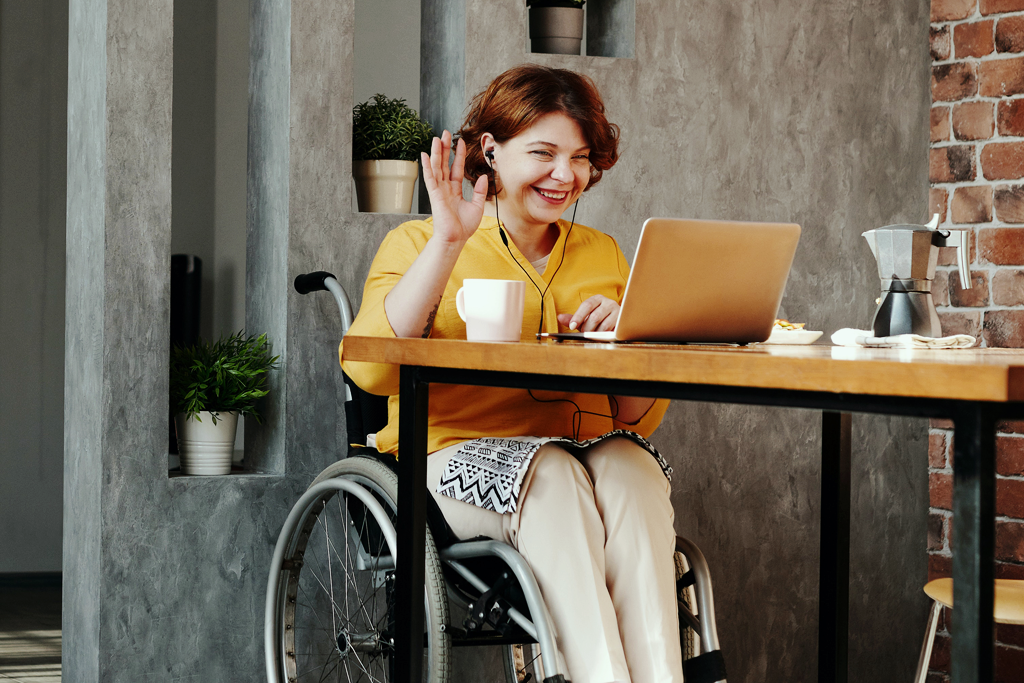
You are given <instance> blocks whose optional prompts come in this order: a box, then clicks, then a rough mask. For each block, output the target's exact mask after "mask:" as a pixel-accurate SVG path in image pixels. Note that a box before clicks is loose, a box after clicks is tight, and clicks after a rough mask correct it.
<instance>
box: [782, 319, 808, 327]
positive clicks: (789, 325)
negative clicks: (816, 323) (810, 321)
mask: <svg viewBox="0 0 1024 683" xmlns="http://www.w3.org/2000/svg"><path fill="white" fill-rule="evenodd" d="M806 324H807V323H791V322H789V321H788V320H783V319H782V318H779V319H777V320H776V321H775V329H777V330H802V329H804V325H806Z"/></svg>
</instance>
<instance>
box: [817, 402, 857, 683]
mask: <svg viewBox="0 0 1024 683" xmlns="http://www.w3.org/2000/svg"><path fill="white" fill-rule="evenodd" d="M850 425H851V419H850V414H849V413H836V412H832V411H825V412H823V413H822V415H821V559H820V563H821V564H820V574H819V576H820V582H821V584H820V588H819V603H818V680H819V681H822V682H824V681H836V683H846V679H847V662H848V654H849V653H848V648H849V621H850Z"/></svg>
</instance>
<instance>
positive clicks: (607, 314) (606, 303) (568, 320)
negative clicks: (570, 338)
mask: <svg viewBox="0 0 1024 683" xmlns="http://www.w3.org/2000/svg"><path fill="white" fill-rule="evenodd" d="M563 316H566V317H565V318H563ZM618 319H619V305H618V304H617V303H615V302H614V301H612V300H611V299H609V298H608V297H606V296H601V295H600V294H595V295H594V296H592V297H590V298H589V299H587V300H586V301H584V302H583V303H581V304H580V307H579V308H578V309H576V312H575V313H573V314H572V315H571V316H567V315H566V314H562V315H559V316H558V322H560V323H562V324H564V325H567V326H568V328H569V329H570V330H578V331H580V332H593V331H594V330H601V331H605V330H613V329H615V323H616V321H617V320H618ZM563 320H565V322H563Z"/></svg>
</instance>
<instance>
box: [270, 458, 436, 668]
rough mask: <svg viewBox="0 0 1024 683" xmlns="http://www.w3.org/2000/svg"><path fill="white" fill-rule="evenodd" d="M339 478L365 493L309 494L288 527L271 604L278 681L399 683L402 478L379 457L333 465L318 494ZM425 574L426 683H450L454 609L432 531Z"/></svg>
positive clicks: (331, 491) (330, 491)
mask: <svg viewBox="0 0 1024 683" xmlns="http://www.w3.org/2000/svg"><path fill="white" fill-rule="evenodd" d="M334 479H342V480H346V482H351V483H352V484H357V485H358V486H359V487H361V488H362V489H363V491H360V490H358V489H356V488H355V487H352V488H351V489H349V490H338V489H327V490H325V491H323V492H322V493H318V494H317V495H316V496H315V497H313V498H312V499H307V498H308V497H307V496H304V497H303V499H302V500H301V501H300V504H303V502H304V507H305V510H303V515H304V516H301V517H297V522H296V524H295V525H294V526H293V528H291V529H289V528H288V523H287V522H286V528H285V530H284V531H282V534H285V533H288V534H289V536H288V538H287V539H286V540H285V541H284V554H283V560H282V562H281V566H280V572H277V585H276V588H274V587H272V588H271V589H272V590H275V591H276V592H275V593H274V595H275V596H276V598H271V599H274V601H275V604H276V608H275V609H274V610H273V612H274V616H273V619H272V620H273V622H274V623H273V624H271V623H268V624H267V625H266V626H267V628H273V629H274V642H273V648H274V650H275V652H274V659H275V661H274V662H273V663H272V662H271V657H270V656H269V655H268V677H269V680H270V681H271V682H272V683H273V682H274V681H279V682H280V683H285V682H286V681H287V683H302V682H303V681H344V682H345V683H350V682H351V683H355V682H356V681H359V682H365V683H377V682H378V681H380V682H385V681H391V680H394V676H395V661H394V660H395V658H394V649H393V648H394V646H393V640H392V639H393V634H394V627H395V605H394V577H395V563H394V559H393V558H394V552H393V550H394V549H393V548H392V547H391V544H392V543H393V539H394V521H395V515H396V510H397V506H396V503H395V501H396V500H397V495H398V479H397V477H396V475H395V473H394V472H392V471H391V470H390V469H389V468H388V467H387V466H385V465H384V464H382V463H380V462H378V461H376V460H374V459H371V458H365V457H350V458H346V459H344V460H341V461H339V462H336V463H334V464H332V465H330V466H329V467H327V468H326V469H325V470H324V471H323V472H321V473H320V475H319V476H318V477H317V478H316V479H315V480H314V481H313V483H312V484H310V489H313V488H314V487H316V486H317V485H318V484H321V483H322V482H326V481H328V480H334ZM345 485H346V486H348V484H347V483H346V484H345ZM359 494H361V496H362V497H361V496H360V495H359ZM367 494H369V496H372V500H369V501H368V500H367V499H366V497H367ZM374 501H376V503H379V505H377V504H375V503H374ZM293 512H294V511H293ZM289 519H291V516H289ZM388 536H390V539H391V540H389V539H388ZM280 544H281V541H279V547H280ZM272 571H273V570H272ZM425 575H426V586H425V588H426V605H425V608H426V614H425V621H426V628H425V639H426V640H425V645H426V647H425V648H424V662H423V672H424V677H423V680H424V681H429V682H430V683H447V681H448V675H449V661H450V659H449V657H450V645H451V643H450V638H449V636H448V635H447V634H445V633H444V631H443V628H444V626H443V625H444V624H447V623H448V603H447V598H446V589H445V585H444V581H443V579H442V576H441V569H440V563H439V561H438V558H437V549H436V547H435V545H434V542H433V538H432V537H431V535H430V532H429V530H428V531H427V539H426V558H425ZM273 580H274V576H273V575H272V576H271V581H273ZM270 620H271V617H270V610H268V622H269V621H270ZM269 642H270V641H269V640H268V643H269ZM270 669H275V670H276V671H271V670H270Z"/></svg>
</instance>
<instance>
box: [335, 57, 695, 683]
mask: <svg viewBox="0 0 1024 683" xmlns="http://www.w3.org/2000/svg"><path fill="white" fill-rule="evenodd" d="M459 138H460V139H459V140H458V142H457V144H456V145H455V148H454V160H453V163H451V166H450V168H449V161H450V158H451V154H452V137H451V135H450V133H449V132H448V131H444V133H443V134H442V135H441V138H440V139H437V138H435V139H434V141H433V143H432V146H431V151H430V155H429V156H428V155H427V154H423V156H422V163H423V179H424V183H425V185H426V188H427V192H428V193H429V196H430V204H431V209H432V212H433V216H432V218H431V219H428V220H426V221H410V222H408V223H404V224H402V225H400V226H399V227H398V228H396V229H395V230H394V231H392V232H390V233H389V234H388V235H387V237H386V238H385V239H384V242H383V244H382V245H381V247H380V250H379V251H378V253H377V256H376V258H375V259H374V262H373V265H372V266H371V269H370V275H369V277H368V278H367V282H366V288H365V291H364V293H363V302H362V307H361V308H360V311H359V315H358V316H357V317H356V320H355V322H354V323H353V325H352V328H351V330H350V333H351V334H357V335H371V336H398V337H419V336H422V337H428V336H429V337H432V338H453V339H465V338H466V328H465V323H464V322H463V321H462V320H461V318H460V317H459V315H458V313H457V311H456V309H455V303H454V302H455V293H456V292H457V291H458V289H459V288H460V287H461V285H462V281H463V280H464V279H466V278H496V279H510V280H511V279H518V280H530V281H532V282H533V288H534V289H535V290H536V291H530V289H531V287H530V285H527V289H528V291H527V295H526V306H525V313H524V320H523V335H524V336H523V338H524V340H526V339H532V338H533V334H534V331H536V330H545V331H559V330H563V331H564V330H567V329H568V330H583V331H587V330H608V329H612V328H613V327H614V326H615V321H616V319H617V317H618V312H619V302H620V301H621V299H622V294H623V291H624V290H625V286H626V279H627V276H628V271H629V267H628V265H627V263H626V259H625V257H624V256H623V255H622V251H621V250H620V249H619V247H618V245H617V244H616V243H615V240H614V239H612V238H611V237H609V236H608V235H605V234H604V233H601V232H599V231H597V230H593V229H591V228H588V227H586V226H583V225H578V224H576V223H575V221H574V219H573V220H570V221H565V220H563V219H561V218H560V217H561V215H562V214H563V213H565V212H566V211H567V210H568V209H569V208H570V207H571V206H573V205H574V204H575V202H576V201H577V200H578V199H579V197H580V195H581V194H582V193H583V192H584V191H585V190H587V189H588V188H590V187H592V186H593V185H595V184H597V182H598V181H600V179H601V176H602V174H603V173H604V171H606V170H608V169H609V168H611V167H612V166H613V165H614V164H615V162H616V161H617V159H618V128H617V127H616V126H615V125H614V124H610V123H609V122H608V121H607V119H606V118H605V115H604V105H603V103H602V101H601V97H600V95H599V93H598V92H597V89H596V88H595V86H594V84H593V82H592V81H590V79H588V78H587V77H585V76H581V75H579V74H575V73H573V72H570V71H564V70H559V69H549V68H546V67H541V66H536V65H524V66H519V67H516V68H514V69H511V70H509V71H507V72H505V73H503V74H501V75H500V76H498V78H496V79H495V80H494V82H493V83H491V85H490V86H488V88H487V89H486V90H484V92H482V93H480V94H479V95H478V96H477V97H476V98H475V99H474V100H473V102H472V104H471V106H470V111H469V115H468V116H467V118H466V121H465V123H464V124H463V126H462V129H461V130H460V131H459ZM463 178H467V179H468V180H470V181H471V182H472V183H473V198H472V200H471V201H466V200H465V199H464V198H463V193H462V183H463ZM573 211H574V213H575V208H574V209H573ZM499 219H500V220H499ZM343 366H344V369H345V371H346V372H347V373H348V375H349V376H350V377H351V378H352V379H353V380H354V381H355V382H356V383H357V384H359V385H360V386H361V387H363V388H364V389H366V390H368V391H370V392H372V393H376V394H386V395H389V396H390V399H389V402H388V414H389V421H388V425H387V426H386V427H385V428H384V429H383V430H382V431H381V432H379V433H378V435H377V441H376V445H377V448H378V449H380V450H382V451H391V452H397V448H398V397H397V394H398V368H397V367H395V366H388V365H377V364H370V363H357V362H349V361H346V362H344V363H343ZM667 405H668V402H667V401H657V402H656V401H654V400H652V399H645V398H636V397H627V396H597V395H589V394H575V393H566V392H541V391H532V392H530V391H523V390H518V389H499V388H480V387H463V386H452V385H443V384H437V385H434V386H432V387H431V404H430V408H431V409H430V416H429V441H428V452H429V453H430V456H429V461H428V485H430V486H431V487H432V490H433V491H434V497H435V499H436V500H437V501H438V504H439V506H440V507H441V510H442V512H443V513H444V515H445V518H446V519H447V521H448V523H449V525H450V526H451V528H452V530H453V531H454V532H455V534H456V535H457V536H458V537H460V538H463V539H465V538H473V537H476V536H488V537H490V538H494V539H497V540H501V541H504V542H506V543H509V544H511V545H513V546H515V547H516V548H517V549H518V550H519V552H520V553H522V554H523V556H524V557H525V558H526V560H527V561H528V562H529V563H530V565H531V567H532V568H533V571H534V573H535V574H536V577H537V581H538V583H539V585H540V588H541V591H542V592H543V593H544V598H545V601H546V602H547V604H548V607H549V609H550V612H551V616H552V620H553V621H554V626H555V630H556V637H557V641H558V645H559V649H560V651H561V654H562V655H563V656H564V663H565V668H566V670H567V672H568V675H569V678H570V679H571V680H572V681H574V683H610V682H611V681H633V683H648V682H650V683H654V682H655V681H657V682H659V683H664V682H666V681H682V664H681V655H680V648H679V635H678V621H677V613H676V606H675V574H674V564H673V560H672V553H673V550H674V543H675V534H674V531H673V511H672V505H671V502H670V500H669V492H670V486H669V482H668V478H667V475H668V473H669V472H670V470H669V468H668V467H667V465H665V463H664V460H662V459H661V456H660V455H658V454H657V451H655V450H654V449H653V448H652V447H651V446H650V444H648V443H647V442H646V441H645V440H644V439H643V438H642V437H646V436H649V435H650V433H651V432H653V431H654V429H655V428H656V427H657V426H658V424H659V423H660V422H661V418H662V416H663V415H664V412H665V409H666V407H667ZM480 472H485V473H486V475H487V476H486V477H481V476H480Z"/></svg>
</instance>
